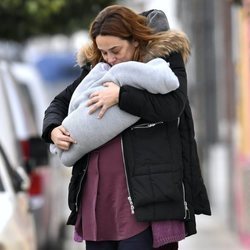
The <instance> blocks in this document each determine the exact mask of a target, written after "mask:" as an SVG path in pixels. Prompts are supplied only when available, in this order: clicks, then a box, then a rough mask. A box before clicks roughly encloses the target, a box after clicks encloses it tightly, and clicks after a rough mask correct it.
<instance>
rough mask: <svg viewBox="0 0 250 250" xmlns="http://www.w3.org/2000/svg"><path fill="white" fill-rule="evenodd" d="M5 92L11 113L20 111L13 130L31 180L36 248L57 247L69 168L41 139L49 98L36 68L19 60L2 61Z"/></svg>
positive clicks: (58, 247)
mask: <svg viewBox="0 0 250 250" xmlns="http://www.w3.org/2000/svg"><path fill="white" fill-rule="evenodd" d="M0 72H1V73H2V74H3V77H2V78H3V79H4V83H5V89H6V92H7V93H9V95H8V97H9V100H10V103H11V108H12V112H11V113H12V116H13V118H14V119H15V118H16V116H17V114H16V113H17V112H18V113H19V117H18V123H17V124H16V125H15V131H16V135H17V138H18V140H19V143H20V145H21V146H22V149H23V151H22V152H23V158H24V161H25V164H26V169H27V171H28V173H29V176H30V179H31V187H30V189H29V194H30V197H31V209H32V211H33V213H34V215H35V222H36V230H37V237H38V239H37V241H38V247H39V249H46V250H47V249H60V247H61V246H60V245H61V236H62V233H63V231H64V228H65V222H66V212H67V198H66V195H67V183H68V179H69V171H68V170H67V169H66V168H64V167H62V165H61V163H60V162H59V160H58V159H57V158H56V157H54V156H52V155H50V154H48V147H47V145H46V144H45V143H44V142H43V141H42V140H41V138H40V135H41V131H42V119H43V115H44V111H45V108H46V107H47V106H48V100H47V99H48V97H47V94H46V91H45V89H44V86H43V82H42V80H41V78H40V76H39V74H38V72H37V70H36V69H35V68H34V67H33V66H32V65H29V64H26V63H22V62H8V63H7V62H2V63H1V65H0Z"/></svg>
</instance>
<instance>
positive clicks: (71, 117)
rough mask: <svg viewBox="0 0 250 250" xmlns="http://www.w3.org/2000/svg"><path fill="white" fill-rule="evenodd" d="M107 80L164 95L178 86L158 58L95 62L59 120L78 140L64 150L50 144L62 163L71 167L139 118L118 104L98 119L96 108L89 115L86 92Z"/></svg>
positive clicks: (175, 79)
mask: <svg viewBox="0 0 250 250" xmlns="http://www.w3.org/2000/svg"><path fill="white" fill-rule="evenodd" d="M110 81H111V82H114V83H116V84H117V85H119V86H123V85H130V86H133V87H136V88H139V89H145V90H147V91H148V92H150V93H153V94H166V93H168V92H170V91H173V90H175V89H177V88H178V87H179V81H178V78H177V77H176V75H175V74H174V73H173V72H172V70H171V69H170V67H169V64H168V63H167V62H166V61H165V60H163V59H161V58H156V59H153V60H151V61H149V62H147V63H141V62H135V61H128V62H122V63H119V64H116V65H114V66H112V67H110V66H109V65H108V64H107V63H98V64H97V65H96V66H95V67H94V68H93V69H92V70H91V71H90V73H89V74H88V75H87V76H86V77H85V78H84V79H83V80H82V82H81V83H80V84H79V85H78V87H77V88H76V90H75V91H74V93H73V95H72V98H71V101H70V104H69V112H68V116H67V117H66V118H65V119H64V120H63V122H62V125H63V126H64V127H65V128H66V129H67V130H68V131H69V133H70V135H71V137H72V138H74V139H75V140H76V141H77V143H76V144H72V145H71V146H70V148H69V150H67V151H63V150H61V149H59V148H57V147H56V146H55V145H54V144H51V145H50V150H51V152H52V153H56V154H58V155H59V158H60V160H61V162H62V163H63V164H64V165H65V166H72V165H73V164H74V163H75V162H76V161H77V160H79V159H80V158H81V157H82V156H84V155H85V154H86V153H88V152H90V151H92V150H94V149H96V148H98V147H100V146H101V145H103V144H105V143H106V142H108V141H109V140H111V139H112V138H114V137H115V136H117V135H118V134H120V133H121V132H122V131H123V130H125V129H126V128H128V127H130V126H131V125H133V124H134V123H136V122H137V121H138V120H139V119H140V117H137V116H134V115H131V114H129V113H127V112H124V111H122V110H121V109H120V108H119V107H118V105H114V106H112V107H111V108H109V109H108V110H107V111H106V113H105V114H104V116H103V117H102V118H101V119H99V118H97V116H98V111H96V112H95V113H93V114H91V115H90V114H88V111H89V108H88V107H86V102H87V101H88V100H89V95H90V94H91V93H92V92H94V91H98V90H102V89H104V88H105V87H104V86H102V85H103V83H105V82H110Z"/></svg>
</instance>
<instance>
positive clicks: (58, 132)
mask: <svg viewBox="0 0 250 250" xmlns="http://www.w3.org/2000/svg"><path fill="white" fill-rule="evenodd" d="M50 137H51V140H52V141H53V142H54V144H55V145H56V146H57V147H58V148H60V149H62V150H68V149H69V147H70V145H71V143H76V141H75V140H74V139H73V138H72V137H70V134H69V132H68V131H67V130H66V129H65V128H64V127H63V126H62V125H61V126H58V127H56V128H54V129H53V130H52V131H51V135H50Z"/></svg>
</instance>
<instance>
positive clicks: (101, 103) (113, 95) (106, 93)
mask: <svg viewBox="0 0 250 250" xmlns="http://www.w3.org/2000/svg"><path fill="white" fill-rule="evenodd" d="M103 86H104V87H105V89H103V90H101V91H96V92H93V93H92V94H91V95H90V96H89V101H88V102H87V107H90V110H89V114H92V113H94V112H95V111H96V110H97V109H100V112H99V114H98V118H102V117H103V115H104V114H105V112H106V111H107V110H108V109H109V108H110V107H112V106H114V105H116V104H117V103H118V102H119V92H120V87H119V86H117V85H116V84H115V83H113V82H106V83H104V84H103Z"/></svg>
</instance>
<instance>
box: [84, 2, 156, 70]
mask: <svg viewBox="0 0 250 250" xmlns="http://www.w3.org/2000/svg"><path fill="white" fill-rule="evenodd" d="M98 35H101V36H106V35H107V36H115V37H119V38H121V39H125V40H128V41H137V42H138V43H139V46H138V48H137V49H136V52H135V54H134V58H133V60H135V61H142V60H143V59H142V58H143V56H144V54H145V53H146V51H145V50H146V46H147V44H148V42H149V41H150V40H151V39H152V36H153V30H152V29H151V28H150V27H148V26H147V19H146V18H145V17H144V16H142V15H139V14H136V13H135V12H134V11H132V10H131V9H129V8H127V7H124V6H120V5H112V6H109V7H106V8H105V9H103V10H102V11H101V12H100V13H99V14H98V15H97V17H96V18H95V20H94V21H93V22H92V23H91V25H90V30H89V36H90V38H91V40H92V44H91V46H89V47H88V48H87V49H86V51H85V54H86V57H87V59H88V60H89V61H90V62H92V64H93V65H95V64H97V63H98V62H100V61H102V60H103V58H102V55H101V53H100V51H99V50H98V48H97V45H96V42H95V40H96V37H97V36H98Z"/></svg>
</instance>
